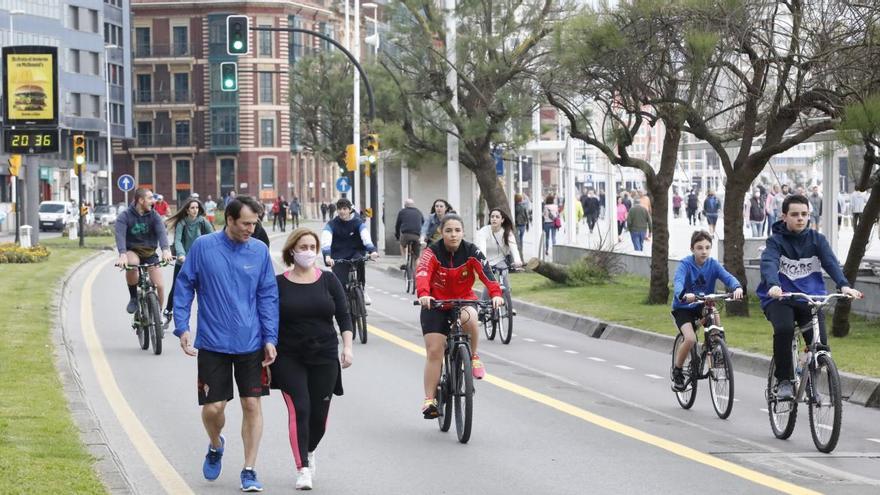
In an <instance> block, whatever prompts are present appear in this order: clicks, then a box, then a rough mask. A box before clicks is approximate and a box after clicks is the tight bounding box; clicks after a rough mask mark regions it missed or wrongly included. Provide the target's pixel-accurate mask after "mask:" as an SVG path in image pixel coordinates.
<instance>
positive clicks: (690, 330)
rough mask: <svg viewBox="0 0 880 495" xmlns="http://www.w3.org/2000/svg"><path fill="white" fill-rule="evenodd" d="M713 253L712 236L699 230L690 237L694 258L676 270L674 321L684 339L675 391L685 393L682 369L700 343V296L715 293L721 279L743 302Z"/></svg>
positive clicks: (674, 369) (675, 371) (736, 285)
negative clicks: (698, 327)
mask: <svg viewBox="0 0 880 495" xmlns="http://www.w3.org/2000/svg"><path fill="white" fill-rule="evenodd" d="M711 251H712V236H711V235H710V234H709V233H708V232H706V231H705V230H698V231H696V232H694V233H693V235H691V252H692V253H693V254H692V255H691V256H688V257H686V258H684V259H682V260H681V264H680V265H678V269H677V270H675V278H674V279H673V290H674V293H673V296H672V318H673V319H674V320H675V326H676V327H677V328H678V331H679V332H681V335H682V336H683V337H684V342H682V345H681V347H679V348H678V354H676V356H675V365H674V366H673V367H672V390H674V391H676V392H682V391H684V389H685V380H684V372H683V371H682V369H681V367H682V366H683V365H684V360H685V359H686V358H687V355H688V353H689V352H691V349H692V348H693V347H694V345H695V344H696V343H697V336H696V334H695V333H694V330H695V329H696V328H697V321H699V320H700V318H702V317H703V303H701V302H696V299H697V295H698V294H712V293H714V292H715V283H716V282H717V281H718V280H719V279H720V280H721V282H722V283H724V285H725V286H727V290H732V291H733V298H734V299H742V295H743V290H742V286H741V285H740V283H739V281H737V280H736V278H734V276H733V275H731V274H730V273H729V272H728V271H727V270H725V269H724V267H723V266H721V263H719V262H718V260H716V259H715V258H712V257H711V256H709V253H710V252H711Z"/></svg>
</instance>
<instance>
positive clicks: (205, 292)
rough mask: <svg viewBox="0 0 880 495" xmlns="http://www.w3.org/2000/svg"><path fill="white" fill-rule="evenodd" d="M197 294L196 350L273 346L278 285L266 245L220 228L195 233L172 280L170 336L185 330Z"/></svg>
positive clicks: (241, 350)
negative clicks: (235, 236)
mask: <svg viewBox="0 0 880 495" xmlns="http://www.w3.org/2000/svg"><path fill="white" fill-rule="evenodd" d="M195 293H198V296H199V312H198V324H197V332H196V341H195V347H196V349H205V350H209V351H214V352H222V353H225V354H247V353H251V352H255V351H257V350H260V349H261V348H262V347H263V346H264V345H265V344H267V343H271V344H276V345H277V344H278V286H277V285H276V283H275V270H274V269H273V267H272V259H271V258H270V257H269V248H267V247H266V245H265V244H263V243H262V242H260V241H258V240H257V239H254V238H253V237H251V238H250V239H248V241H247V242H246V243H239V242H235V241H233V240H232V239H230V238H229V237H228V236H227V235H226V232H225V231H223V230H221V231H219V232H214V233H213V234H207V235H203V236H200V237H199V238H198V239H196V240H195V242H194V243H193V245H192V248H190V250H189V252H188V253H187V256H186V263H184V264H183V268H182V269H181V270H180V274H179V275H178V276H177V281H176V282H175V284H174V326H175V330H174V335H176V336H178V337H180V336H181V335H182V334H183V332H186V331H188V330H189V320H190V308H191V306H192V301H193V297H194V295H195Z"/></svg>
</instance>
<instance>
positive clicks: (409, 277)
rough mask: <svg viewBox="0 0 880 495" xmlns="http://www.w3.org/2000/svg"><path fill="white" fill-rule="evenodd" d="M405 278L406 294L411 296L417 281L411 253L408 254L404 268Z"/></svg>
mask: <svg viewBox="0 0 880 495" xmlns="http://www.w3.org/2000/svg"><path fill="white" fill-rule="evenodd" d="M403 278H404V282H405V284H406V293H407V294H411V293H412V289H413V285H414V282H415V280H413V272H412V255H411V254H410V253H406V262H405V266H404V268H403Z"/></svg>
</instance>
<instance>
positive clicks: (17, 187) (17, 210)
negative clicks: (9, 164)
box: [12, 170, 21, 246]
mask: <svg viewBox="0 0 880 495" xmlns="http://www.w3.org/2000/svg"><path fill="white" fill-rule="evenodd" d="M18 173H21V170H19V172H18ZM12 185H13V186H14V188H15V190H14V191H13V192H12V195H13V200H14V201H15V243H16V244H17V245H19V246H21V232H20V231H21V179H19V178H18V176H17V175H15V176H13V177H12Z"/></svg>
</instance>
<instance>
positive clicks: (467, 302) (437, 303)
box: [413, 299, 492, 308]
mask: <svg viewBox="0 0 880 495" xmlns="http://www.w3.org/2000/svg"><path fill="white" fill-rule="evenodd" d="M421 305H422V303H421V302H419V301H418V299H417V300H415V301H413V306H421ZM443 306H481V307H485V308H491V307H492V301H485V300H481V299H433V300H431V307H432V308H440V307H443Z"/></svg>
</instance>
